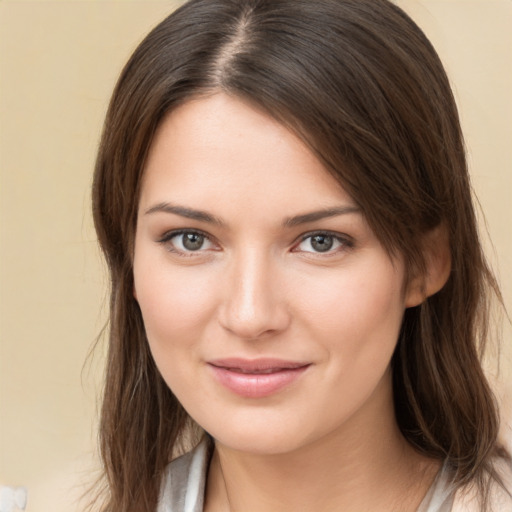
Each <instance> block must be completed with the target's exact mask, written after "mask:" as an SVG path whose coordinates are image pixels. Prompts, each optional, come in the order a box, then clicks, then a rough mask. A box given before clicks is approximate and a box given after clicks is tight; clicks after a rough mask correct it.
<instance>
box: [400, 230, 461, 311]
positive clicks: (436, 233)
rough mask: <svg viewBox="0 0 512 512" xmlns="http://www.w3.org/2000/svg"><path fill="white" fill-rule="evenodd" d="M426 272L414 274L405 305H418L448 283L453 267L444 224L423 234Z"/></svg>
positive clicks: (409, 306) (407, 290) (407, 306)
mask: <svg viewBox="0 0 512 512" xmlns="http://www.w3.org/2000/svg"><path fill="white" fill-rule="evenodd" d="M422 246H423V257H424V259H425V273H424V274H421V275H417V276H413V277H412V279H411V280H410V282H409V284H408V286H407V289H406V294H405V307H406V308H411V307H414V306H418V305H419V304H421V303H422V302H424V301H425V300H426V299H427V298H428V297H430V296H431V295H434V294H435V293H437V292H438V291H439V290H441V288H442V287H443V286H444V285H445V284H446V281H448V278H449V277H450V271H451V268H452V262H451V253H450V240H449V237H448V230H447V229H446V226H445V225H444V224H440V225H439V226H437V227H436V228H434V229H432V230H431V231H429V232H427V233H426V234H425V235H424V236H423V241H422Z"/></svg>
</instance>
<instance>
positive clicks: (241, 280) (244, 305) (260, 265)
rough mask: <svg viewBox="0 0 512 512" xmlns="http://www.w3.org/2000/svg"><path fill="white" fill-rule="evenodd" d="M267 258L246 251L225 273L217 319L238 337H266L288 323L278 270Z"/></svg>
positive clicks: (283, 327)
mask: <svg viewBox="0 0 512 512" xmlns="http://www.w3.org/2000/svg"><path fill="white" fill-rule="evenodd" d="M269 260H270V258H266V257H264V256H261V255H258V254H256V251H252V252H251V251H248V252H247V254H245V255H243V256H241V257H240V258H237V259H236V261H234V262H233V264H232V266H231V268H230V269H229V272H227V273H226V279H225V281H224V285H225V287H224V293H223V301H222V305H221V308H220V313H219V320H220V323H221V325H222V327H223V328H224V329H226V330H227V331H229V332H230V333H232V334H234V335H235V336H237V337H239V338H242V339H247V340H257V339H261V338H266V337H268V336H272V335H276V334H277V333H280V332H282V331H284V330H285V329H286V328H287V327H288V325H289V323H290V313H289V310H288V307H287V304H286V301H285V297H284V293H283V287H282V286H281V285H282V282H280V281H281V280H280V279H279V274H280V273H279V269H277V268H276V265H272V262H271V261H269Z"/></svg>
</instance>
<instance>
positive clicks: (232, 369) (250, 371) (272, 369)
mask: <svg viewBox="0 0 512 512" xmlns="http://www.w3.org/2000/svg"><path fill="white" fill-rule="evenodd" d="M229 369H230V370H231V371H234V372H238V373H246V374H258V375H260V374H262V375H265V374H269V373H276V372H279V371H281V368H268V369H267V370H244V369H243V368H229Z"/></svg>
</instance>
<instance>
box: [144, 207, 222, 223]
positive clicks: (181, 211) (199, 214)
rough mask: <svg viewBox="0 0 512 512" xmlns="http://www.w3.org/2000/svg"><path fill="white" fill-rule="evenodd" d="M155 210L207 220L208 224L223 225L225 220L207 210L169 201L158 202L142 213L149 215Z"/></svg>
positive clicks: (155, 211)
mask: <svg viewBox="0 0 512 512" xmlns="http://www.w3.org/2000/svg"><path fill="white" fill-rule="evenodd" d="M157 212H163V213H173V214H174V215H179V216H180V217H185V218H187V219H193V220H198V221H200V222H207V223H209V224H216V225H218V226H225V222H223V221H222V220H220V219H219V218H217V217H215V216H214V215H211V214H209V213H208V212H205V211H202V210H195V209H192V208H187V207H186V206H177V205H172V204H170V203H159V204H157V205H155V206H152V207H151V208H149V209H148V210H146V211H145V212H144V214H145V215H150V214H152V213H157Z"/></svg>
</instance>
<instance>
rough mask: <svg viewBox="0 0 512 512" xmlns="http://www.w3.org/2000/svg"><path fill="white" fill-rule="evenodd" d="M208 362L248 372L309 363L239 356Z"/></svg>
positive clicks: (293, 367) (290, 367)
mask: <svg viewBox="0 0 512 512" xmlns="http://www.w3.org/2000/svg"><path fill="white" fill-rule="evenodd" d="M208 364H210V365H212V366H216V367H218V368H225V369H227V370H240V371H243V372H247V373H250V372H262V371H266V370H274V371H275V370H294V369H297V368H303V367H304V366H309V364H310V363H305V362H302V361H287V360H284V359H276V358H259V359H244V358H239V357H230V358H226V359H214V360H211V361H208Z"/></svg>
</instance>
